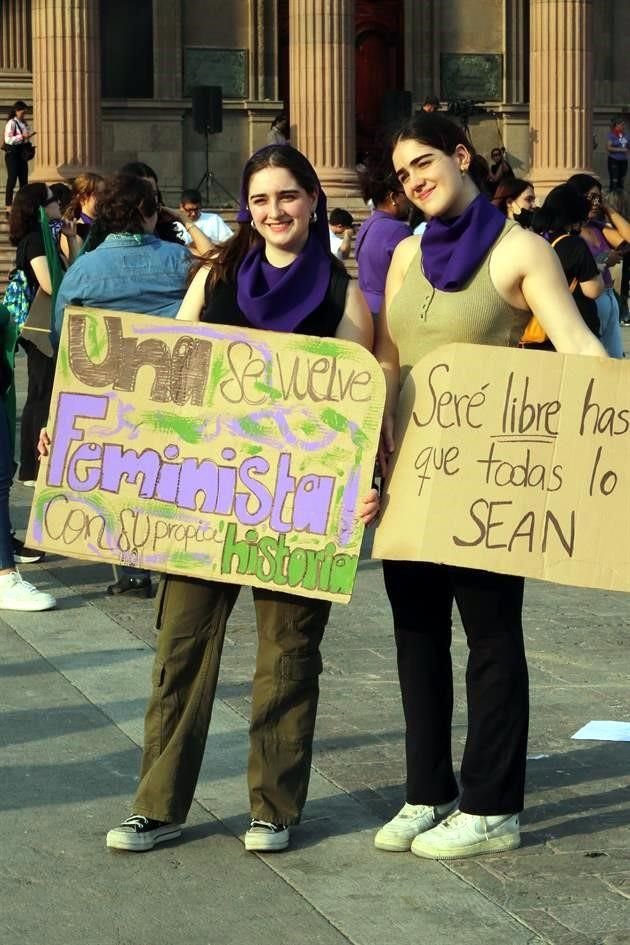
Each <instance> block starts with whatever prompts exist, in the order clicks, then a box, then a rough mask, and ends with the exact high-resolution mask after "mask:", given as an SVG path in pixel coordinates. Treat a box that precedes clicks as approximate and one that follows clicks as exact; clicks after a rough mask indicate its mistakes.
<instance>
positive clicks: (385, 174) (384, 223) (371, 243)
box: [354, 155, 411, 316]
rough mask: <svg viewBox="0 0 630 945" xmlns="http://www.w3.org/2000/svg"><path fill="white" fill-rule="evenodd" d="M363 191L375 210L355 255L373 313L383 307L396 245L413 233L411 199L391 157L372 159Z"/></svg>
mask: <svg viewBox="0 0 630 945" xmlns="http://www.w3.org/2000/svg"><path fill="white" fill-rule="evenodd" d="M360 181H361V193H362V196H363V199H364V200H365V202H366V203H367V201H368V200H372V201H373V203H374V208H375V209H374V213H372V214H371V215H370V216H369V217H368V218H367V220H364V222H363V223H362V224H361V226H360V227H359V231H358V233H357V236H356V240H355V244H354V255H355V258H356V260H357V265H358V269H359V288H360V289H361V291H362V292H363V295H364V296H365V300H366V302H367V304H368V308H369V309H370V311H371V313H372V315H374V316H376V315H378V313H379V312H380V310H381V305H382V304H383V298H384V296H385V280H386V278H387V270H388V269H389V264H390V262H391V259H392V255H393V253H394V250H395V248H396V246H398V244H399V243H400V241H401V240H404V239H406V237H408V236H410V235H411V229H410V227H409V224H408V223H407V218H408V216H409V206H410V205H409V201H408V200H407V198H406V196H405V192H404V191H403V189H402V187H401V186H400V184H399V183H398V179H397V178H396V176H395V174H394V169H393V167H392V166H391V158H390V157H389V155H388V158H387V160H386V159H384V158H383V159H382V160H380V161H378V162H372V163H371V164H370V165H369V166H368V167H367V168H366V171H365V173H364V174H363V175H362V176H361V178H360Z"/></svg>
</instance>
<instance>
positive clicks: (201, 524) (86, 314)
mask: <svg viewBox="0 0 630 945" xmlns="http://www.w3.org/2000/svg"><path fill="white" fill-rule="evenodd" d="M383 400H384V380H383V376H382V372H381V370H380V368H379V366H378V365H377V363H376V361H375V360H374V359H373V357H372V355H371V354H369V353H368V352H367V351H365V350H364V349H363V348H361V347H359V346H358V345H356V344H352V343H350V342H343V341H338V340H336V339H329V338H326V339H325V338H312V337H308V336H305V335H284V334H280V333H276V332H260V331H253V330H252V331H250V330H246V329H240V328H238V329H236V328H234V329H233V328H228V327H224V326H217V325H206V324H198V323H195V324H191V323H186V322H174V321H170V320H167V319H164V318H153V317H149V316H147V315H135V314H131V313H121V312H111V311H103V310H98V309H81V308H72V307H70V308H67V309H66V315H65V318H64V327H63V334H62V339H61V345H60V349H59V357H58V362H57V372H56V376H55V386H54V391H53V397H52V406H51V413H50V420H49V432H50V436H51V440H52V443H51V448H50V455H49V456H48V458H47V460H46V461H44V462H42V468H41V470H40V475H39V479H38V483H37V491H36V493H35V499H34V502H33V507H32V512H31V520H30V523H29V532H28V540H29V541H31V542H32V543H33V544H36V545H38V546H39V547H41V548H45V549H46V550H48V551H56V552H60V553H62V554H65V555H68V556H71V557H77V558H87V559H90V560H97V561H111V562H113V563H117V564H125V565H131V566H138V567H144V568H149V569H155V570H159V571H166V572H169V573H173V574H187V575H192V576H194V577H199V578H207V579H212V580H219V581H230V582H233V583H240V584H252V585H256V586H259V587H268V588H272V589H275V590H281V591H285V592H289V593H295V594H303V595H305V596H309V597H320V598H325V599H328V600H336V601H340V602H347V601H348V600H349V599H350V595H351V592H352V586H353V582H354V577H355V572H356V568H357V562H358V557H359V551H360V547H361V538H362V534H363V526H362V525H361V523H360V522H359V521H358V518H357V508H358V505H359V502H360V500H361V498H362V497H363V496H364V495H365V494H366V493H367V491H368V490H369V488H370V484H371V479H372V474H373V468H374V457H375V453H376V445H377V442H378V436H379V432H380V424H381V416H382V409H383Z"/></svg>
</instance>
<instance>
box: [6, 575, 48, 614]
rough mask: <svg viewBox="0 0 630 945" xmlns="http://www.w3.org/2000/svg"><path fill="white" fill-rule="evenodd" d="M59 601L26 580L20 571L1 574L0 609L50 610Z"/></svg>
mask: <svg viewBox="0 0 630 945" xmlns="http://www.w3.org/2000/svg"><path fill="white" fill-rule="evenodd" d="M56 606H57V601H56V600H55V598H54V597H53V596H52V594H48V593H47V592H46V591H38V590H37V588H36V587H34V586H33V585H32V584H29V583H28V581H25V580H24V578H23V577H22V575H21V574H20V572H19V571H10V572H9V573H8V574H2V575H0V610H50V609H51V608H52V607H56Z"/></svg>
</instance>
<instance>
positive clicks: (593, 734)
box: [571, 721, 630, 742]
mask: <svg viewBox="0 0 630 945" xmlns="http://www.w3.org/2000/svg"><path fill="white" fill-rule="evenodd" d="M571 737H572V738H589V739H591V740H592V741H601V742H630V722H606V721H594V722H587V723H586V725H583V726H582V728H581V729H579V731H577V732H576V733H575V735H572V736H571Z"/></svg>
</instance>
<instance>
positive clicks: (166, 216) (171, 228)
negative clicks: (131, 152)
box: [119, 161, 212, 255]
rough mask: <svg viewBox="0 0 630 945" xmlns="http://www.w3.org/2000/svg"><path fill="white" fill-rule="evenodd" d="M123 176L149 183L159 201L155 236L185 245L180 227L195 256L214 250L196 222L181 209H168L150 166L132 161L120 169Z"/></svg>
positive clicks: (155, 175) (168, 241) (167, 241)
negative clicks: (138, 178) (131, 176)
mask: <svg viewBox="0 0 630 945" xmlns="http://www.w3.org/2000/svg"><path fill="white" fill-rule="evenodd" d="M119 173H121V174H132V175H134V176H135V177H140V178H142V179H143V180H145V181H147V183H148V184H149V186H150V187H151V188H152V189H153V192H154V194H155V196H156V197H157V200H158V208H159V209H158V221H157V224H156V227H155V235H156V236H157V237H159V238H160V239H161V240H164V241H165V242H166V243H182V244H183V243H184V240H183V239H182V238H181V237H180V235H179V234H180V229H179V228H180V226H183V228H184V230H185V232H186V233H187V234H188V237H189V240H190V245H189V248H190V250H191V251H192V252H193V253H194V254H195V255H203V254H204V253H209V252H210V251H211V250H212V243H211V242H210V240H209V239H208V237H207V236H206V234H205V233H204V232H203V231H202V230H201V228H200V227H199V226H197V222H196V221H195V220H191V219H190V218H189V217H188V214H187V213H185V212H184V210H182V209H181V208H178V209H176V208H173V207H166V206H165V205H164V201H163V199H162V193H161V191H160V185H159V182H158V177H157V174H156V172H155V171H154V170H153V168H152V167H151V166H150V165H149V164H145V163H144V162H143V161H130V162H129V163H128V164H124V165H123V166H122V167H121V168H120V172H119Z"/></svg>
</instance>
